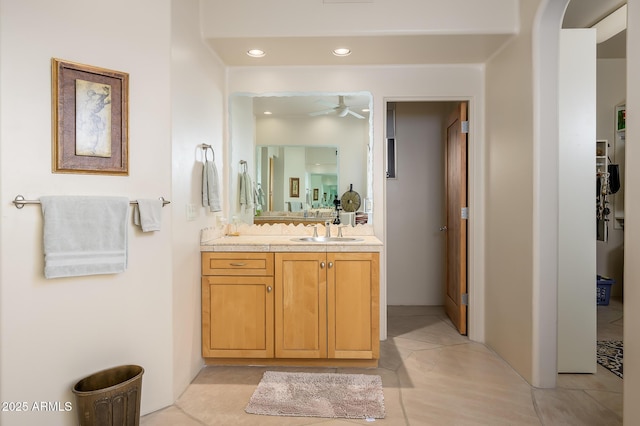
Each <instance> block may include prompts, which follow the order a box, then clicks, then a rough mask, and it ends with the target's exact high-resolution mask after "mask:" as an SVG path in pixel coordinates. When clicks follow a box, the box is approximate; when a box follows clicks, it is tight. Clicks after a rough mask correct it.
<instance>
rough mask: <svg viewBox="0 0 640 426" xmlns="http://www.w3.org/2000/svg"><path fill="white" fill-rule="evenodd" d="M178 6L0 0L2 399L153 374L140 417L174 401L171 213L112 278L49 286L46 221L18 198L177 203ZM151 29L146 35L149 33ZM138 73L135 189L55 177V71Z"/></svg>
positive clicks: (58, 397) (39, 421)
mask: <svg viewBox="0 0 640 426" xmlns="http://www.w3.org/2000/svg"><path fill="white" fill-rule="evenodd" d="M170 19H171V8H170V2H169V1H168V0H160V1H158V0H139V1H136V2H133V3H132V2H128V1H124V0H114V1H112V2H110V3H109V5H108V6H104V7H101V8H100V10H99V12H98V11H97V10H96V7H95V3H93V2H85V1H80V0H60V1H56V2H50V1H46V0H24V1H13V0H0V43H1V44H0V55H1V58H2V62H1V64H0V92H1V93H2V98H1V100H0V102H1V104H0V120H1V122H2V126H1V128H0V149H1V155H0V173H1V176H2V179H1V183H0V200H2V201H1V202H0V216H1V217H2V220H1V222H0V232H1V236H2V239H1V241H0V244H1V246H0V261H1V263H2V270H1V271H0V315H1V317H0V377H2V381H1V383H0V394H1V395H2V400H3V401H31V402H33V401H63V402H64V401H73V395H72V393H71V388H72V386H73V384H75V382H76V381H77V380H79V379H81V378H83V377H85V376H86V375H88V374H91V373H93V372H96V371H98V370H101V369H104V368H108V367H112V366H114V365H119V364H127V363H133V364H139V365H141V366H143V367H144V369H145V374H144V378H143V389H144V390H143V392H142V410H143V412H149V411H152V410H155V409H158V408H161V407H163V406H165V405H167V404H170V403H171V402H172V401H173V392H172V381H173V367H174V365H173V363H172V360H173V355H172V354H173V346H172V334H173V333H172V323H173V317H172V296H173V294H172V277H173V266H172V255H173V250H172V239H171V237H172V224H173V221H172V219H173V218H172V216H173V215H172V210H173V206H172V205H171V206H169V207H168V208H167V207H165V208H164V209H163V211H162V230H161V231H160V232H154V233H149V234H143V233H141V232H140V231H139V230H138V229H137V228H134V226H133V225H131V226H130V228H129V266H128V269H127V270H126V272H124V273H121V274H115V275H100V276H91V277H76V278H60V279H52V280H46V279H44V277H43V252H42V214H41V212H40V208H39V206H26V207H25V208H24V209H22V210H18V209H16V208H15V207H13V205H12V204H11V200H12V199H13V198H14V197H15V196H16V195H18V194H22V195H24V196H25V197H27V198H30V199H31V198H33V199H37V198H39V197H40V196H42V195H54V194H70V195H123V196H126V197H129V198H132V199H135V198H156V197H160V196H164V197H166V198H167V199H169V200H171V198H172V188H171V185H172V179H171V174H172V164H171V124H170V123H171V108H170V107H171V105H170V91H169V90H168V88H169V87H170V85H171V80H170V68H169V65H170V60H171V58H170V50H169V43H170ZM141 22H144V30H143V31H141V26H140V25H141ZM52 57H57V58H61V59H65V60H69V61H75V62H79V63H84V64H90V65H94V66H98V67H104V68H109V69H114V70H118V71H124V72H127V73H129V77H130V80H129V81H130V91H129V176H90V175H75V174H52V173H51V64H50V62H51V58H52ZM75 415H76V413H75V412H54V413H51V412H28V413H11V412H1V413H0V416H1V418H0V423H2V424H6V425H15V424H20V425H27V426H28V425H34V426H36V425H43V424H47V425H71V424H75V417H74V416H75Z"/></svg>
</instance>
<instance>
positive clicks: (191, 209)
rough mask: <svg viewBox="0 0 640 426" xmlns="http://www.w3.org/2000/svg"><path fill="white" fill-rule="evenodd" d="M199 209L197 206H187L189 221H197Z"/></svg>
mask: <svg viewBox="0 0 640 426" xmlns="http://www.w3.org/2000/svg"><path fill="white" fill-rule="evenodd" d="M196 217H198V207H197V206H196V205H195V204H187V220H189V221H190V220H196Z"/></svg>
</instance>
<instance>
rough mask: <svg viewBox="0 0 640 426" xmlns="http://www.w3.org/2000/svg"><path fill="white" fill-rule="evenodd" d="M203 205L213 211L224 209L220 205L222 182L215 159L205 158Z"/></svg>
mask: <svg viewBox="0 0 640 426" xmlns="http://www.w3.org/2000/svg"><path fill="white" fill-rule="evenodd" d="M202 206H203V207H209V210H211V211H212V212H219V211H220V210H222V207H221V206H220V182H219V180H218V169H217V168H216V163H215V161H209V160H205V162H204V166H203V168H202Z"/></svg>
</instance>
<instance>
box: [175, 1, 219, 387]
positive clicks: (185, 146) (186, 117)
mask: <svg viewBox="0 0 640 426" xmlns="http://www.w3.org/2000/svg"><path fill="white" fill-rule="evenodd" d="M171 10H172V15H171V18H172V19H171V36H172V37H171V114H172V117H171V118H172V120H171V122H172V127H171V148H172V151H171V165H172V166H171V173H172V204H171V205H172V210H173V222H172V226H173V235H172V239H173V241H172V245H173V257H172V263H173V277H172V280H173V293H172V298H173V306H172V314H173V317H172V318H173V380H174V383H173V398H174V399H177V398H178V396H179V395H180V394H181V393H182V392H183V391H184V389H185V388H186V387H187V385H188V384H189V383H190V382H191V380H192V379H193V377H195V375H196V374H197V372H198V371H199V369H200V368H201V367H202V364H203V361H202V351H201V341H202V339H201V332H200V330H201V320H200V317H201V315H200V310H201V304H200V274H201V269H200V248H199V244H198V242H199V234H200V230H201V229H202V228H205V227H207V226H214V225H215V223H216V222H215V218H216V216H220V215H223V213H222V212H225V211H228V202H227V187H228V185H227V184H226V172H227V162H226V161H225V147H224V144H223V129H224V125H223V124H224V115H225V114H224V105H225V96H224V67H223V66H222V65H221V64H220V63H219V61H217V59H216V58H215V57H214V55H212V53H211V51H210V50H209V49H207V48H206V46H205V45H204V44H203V43H202V40H201V38H200V31H199V1H198V0H173V1H172V9H171ZM203 143H206V144H207V145H211V146H212V147H213V150H214V152H215V164H216V167H217V169H218V174H219V177H220V179H221V186H220V196H221V199H222V200H223V205H222V212H218V213H212V212H211V211H210V210H209V208H203V207H202V167H203V164H202V161H203V151H202V149H201V148H199V147H198V145H200V144H203ZM207 156H208V158H209V161H211V160H212V155H211V152H208V153H207ZM188 204H191V205H194V206H195V207H196V212H197V217H196V218H195V219H194V220H188V219H187V214H186V211H187V205H188Z"/></svg>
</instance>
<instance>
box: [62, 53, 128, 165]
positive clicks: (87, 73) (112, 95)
mask: <svg viewBox="0 0 640 426" xmlns="http://www.w3.org/2000/svg"><path fill="white" fill-rule="evenodd" d="M51 79H52V87H53V93H52V100H53V105H52V109H53V114H52V116H53V147H52V151H53V152H52V171H53V172H54V173H85V174H105V175H128V174H129V149H128V148H129V147H128V125H129V123H128V120H129V117H128V115H129V105H128V103H129V74H127V73H123V72H119V71H112V70H107V69H104V68H98V67H94V66H91V65H82V64H77V63H73V62H68V61H63V60H60V59H56V58H53V59H52V63H51Z"/></svg>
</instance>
